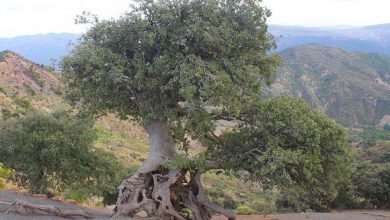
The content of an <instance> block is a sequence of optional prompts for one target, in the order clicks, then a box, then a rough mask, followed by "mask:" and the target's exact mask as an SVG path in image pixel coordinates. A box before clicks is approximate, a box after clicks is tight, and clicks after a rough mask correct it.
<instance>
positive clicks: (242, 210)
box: [234, 205, 257, 215]
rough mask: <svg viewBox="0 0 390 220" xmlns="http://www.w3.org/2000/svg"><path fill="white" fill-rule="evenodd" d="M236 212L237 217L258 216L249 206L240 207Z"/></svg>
mask: <svg viewBox="0 0 390 220" xmlns="http://www.w3.org/2000/svg"><path fill="white" fill-rule="evenodd" d="M234 212H235V213H236V214H237V215H252V214H256V213H257V212H256V210H254V209H252V208H251V207H249V206H247V205H239V206H238V207H237V208H236V209H235V210H234Z"/></svg>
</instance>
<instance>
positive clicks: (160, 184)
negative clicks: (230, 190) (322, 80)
mask: <svg viewBox="0 0 390 220" xmlns="http://www.w3.org/2000/svg"><path fill="white" fill-rule="evenodd" d="M269 16H270V12H269V11H268V10H267V9H265V8H263V7H262V6H261V5H260V1H259V0H245V1H243V0H143V1H140V2H138V3H137V6H135V7H133V8H132V10H131V11H130V12H128V13H127V14H125V15H123V16H122V17H120V18H118V19H112V20H103V21H98V20H97V19H93V21H91V20H88V19H87V18H86V17H81V19H80V21H81V22H92V28H90V30H89V31H88V32H87V33H86V34H84V35H83V37H82V38H81V40H80V42H79V44H78V45H77V46H76V47H75V48H74V50H73V51H72V53H71V54H70V55H69V56H67V57H65V58H64V59H63V62H62V67H63V73H64V78H65V82H66V84H67V87H68V88H69V91H68V97H69V98H70V100H71V101H73V102H74V103H75V104H76V105H77V106H80V107H82V108H83V109H84V110H85V111H86V112H88V113H92V114H97V115H100V114H104V113H106V112H115V113H117V114H118V116H120V117H122V118H127V117H128V116H131V117H132V118H134V119H137V120H138V121H139V122H140V123H141V124H142V125H143V126H144V128H145V130H146V132H147V133H148V134H149V138H150V153H149V156H148V158H147V159H146V160H145V162H144V164H143V166H142V167H141V168H140V169H139V170H138V171H137V172H136V173H135V174H134V175H133V176H131V177H130V178H128V179H126V180H124V181H123V182H122V184H121V185H120V186H119V196H118V200H117V203H116V207H115V209H114V212H113V215H114V216H120V215H125V216H133V215H135V214H136V213H137V212H139V211H145V212H146V213H147V214H148V215H149V216H160V217H163V218H165V217H168V218H170V217H172V216H173V217H174V218H175V219H189V218H192V219H197V220H205V219H210V215H209V213H208V211H209V210H213V211H215V212H218V213H221V214H223V215H225V216H227V217H229V218H230V219H234V218H235V215H234V213H233V212H232V211H230V210H226V209H223V208H221V207H218V206H216V205H214V204H212V203H211V202H210V200H209V199H208V198H207V196H206V194H205V191H204V189H203V187H202V184H201V178H200V176H201V173H202V172H204V171H205V170H207V169H212V168H218V167H220V168H224V167H227V168H229V169H233V170H242V169H243V170H246V171H247V172H248V173H250V174H253V179H255V177H256V176H257V177H260V176H261V177H263V178H260V179H259V180H260V181H261V182H264V183H266V182H267V181H268V182H270V181H269V180H272V179H273V178H274V177H278V179H281V176H280V175H279V174H283V175H284V174H286V175H287V176H288V178H287V177H286V178H285V179H286V180H290V181H291V182H294V181H295V180H301V178H303V177H301V176H305V175H307V176H310V175H311V176H313V173H314V172H316V171H318V170H324V169H326V168H323V167H322V164H325V163H327V162H328V161H326V160H328V159H329V158H330V157H332V155H336V154H337V153H338V152H340V151H343V147H344V145H343V139H342V138H341V139H340V140H339V141H334V143H330V144H331V146H337V147H335V150H333V151H331V152H329V157H328V156H327V157H321V159H318V158H317V159H318V160H310V158H312V156H313V155H315V154H316V153H319V152H320V151H321V143H322V142H321V141H323V140H321V138H324V137H323V136H321V135H320V133H321V131H322V130H324V129H325V130H326V129H328V128H333V127H334V128H335V129H330V130H331V132H333V133H329V134H328V133H327V134H326V135H329V136H332V135H333V136H332V137H335V138H337V137H338V136H340V135H341V136H342V131H341V130H339V129H338V128H337V127H336V126H335V125H334V124H333V122H330V121H327V119H326V118H325V117H324V116H323V115H322V114H320V113H318V112H313V111H311V110H310V109H309V108H308V107H307V106H306V105H305V104H303V103H300V102H299V101H297V102H295V101H291V100H290V99H285V100H284V99H279V100H277V101H276V102H275V101H271V102H264V101H261V100H260V98H259V97H260V87H261V86H262V85H267V84H269V83H271V82H272V80H273V76H274V72H275V68H276V67H277V66H278V65H279V63H280V61H279V59H278V57H277V56H276V55H273V54H272V53H270V50H272V49H273V48H274V46H275V44H274V41H273V38H272V36H271V35H270V34H269V33H268V32H267V25H266V19H267V18H268V17H269ZM289 102H291V103H289ZM283 103H285V104H283ZM289 104H295V105H296V108H295V109H298V110H296V111H291V109H292V108H293V107H291V106H289ZM267 105H270V106H271V107H270V108H271V109H267V108H266V106H267ZM278 105H284V106H286V108H285V109H284V110H286V111H279V112H278V113H275V114H276V115H275V114H274V115H272V114H271V115H269V117H267V118H262V117H261V116H260V115H261V114H262V113H263V112H265V110H271V111H272V108H274V109H278ZM272 106H274V107H272ZM301 109H303V110H304V111H301ZM290 111H291V112H290ZM302 112H304V113H305V114H304V113H302ZM306 113H307V114H306ZM284 114H285V115H284ZM301 116H302V117H303V118H299V117H301ZM260 118H261V120H260ZM274 118H278V119H279V120H280V123H279V124H277V126H276V128H275V130H272V131H269V130H267V129H269V128H270V127H272V126H270V125H271V124H272V120H273V119H274ZM218 120H230V121H234V124H236V125H237V126H236V128H231V129H228V131H229V132H226V133H225V134H224V135H217V134H216V132H215V130H216V126H215V122H216V121H218ZM285 120H297V122H294V123H293V122H291V123H285V122H284V121H285ZM263 122H264V123H265V124H263ZM283 123H284V124H283ZM297 126H303V128H302V129H300V128H299V127H297ZM332 126H333V127H332ZM294 129H295V130H294ZM267 132H268V133H267ZM306 133H307V134H306ZM275 134H279V136H280V137H279V138H280V139H277V138H274V139H272V138H264V139H262V136H261V135H275ZM237 135H241V136H239V137H238V139H239V140H241V141H242V142H237V138H236V136H237ZM305 135H309V138H308V140H309V142H305V140H306V139H305ZM291 139H294V140H292V142H291V143H290V142H289V141H291ZM189 140H199V141H200V142H202V144H203V145H204V146H206V149H207V150H206V151H205V152H203V153H202V154H201V155H197V156H192V157H191V158H190V157H185V156H184V157H183V156H177V153H176V150H175V149H177V148H183V149H187V148H188V143H189ZM237 143H240V144H239V145H236V144H237ZM308 143H309V144H308ZM301 144H302V147H301V146H300V145H301ZM326 144H329V143H326ZM234 145H236V147H237V148H234ZM270 147H274V148H272V149H274V151H270V150H268V149H269V148H270ZM311 148H313V149H311ZM227 149H232V150H227ZM233 149H235V150H233ZM283 150H285V151H283ZM289 152H292V153H293V154H292V160H293V161H292V162H291V164H290V163H289V164H287V162H286V161H287V159H286V157H284V158H285V160H284V161H279V160H277V158H279V157H281V156H283V154H284V155H287V157H289V156H288V153H289ZM331 154H332V155H331ZM307 155H308V156H307ZM273 156H274V157H273ZM264 157H266V158H269V159H264ZM262 158H263V159H262ZM299 161H306V164H301V163H300V162H299ZM307 161H309V162H307ZM274 162H277V164H276V165H275V166H271V168H272V169H274V170H273V171H274V172H273V171H272V169H268V168H267V167H266V166H265V168H267V169H265V168H264V170H263V169H262V167H263V166H262V165H263V164H266V165H267V166H268V165H270V164H274ZM248 163H251V164H253V165H256V166H257V167H251V166H248ZM240 164H242V165H243V166H242V167H241V168H240V166H239V165H240ZM286 164H287V165H289V166H287V165H286ZM329 164H330V165H329V166H330V167H331V163H329ZM284 167H288V169H287V170H286V169H284ZM294 167H298V168H300V169H301V170H299V169H298V168H297V169H295V168H294ZM256 168H258V169H256ZM266 171H267V172H266ZM300 171H302V172H303V173H302V174H301V173H299V172H300ZM278 172H280V173H278ZM288 174H291V175H290V176H289V175H288ZM283 175H282V176H283ZM299 175H301V176H299ZM324 175H325V174H324ZM319 178H321V177H319ZM263 180H264V181H263ZM318 180H319V179H317V180H313V181H318ZM280 181H282V180H280ZM301 182H305V181H304V178H303V179H302V180H301ZM306 182H307V181H306ZM320 182H321V181H320ZM183 208H189V209H191V210H192V212H191V215H190V216H188V215H187V214H185V213H182V210H183Z"/></svg>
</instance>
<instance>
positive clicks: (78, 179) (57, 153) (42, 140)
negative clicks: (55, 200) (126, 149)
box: [0, 111, 127, 200]
mask: <svg viewBox="0 0 390 220" xmlns="http://www.w3.org/2000/svg"><path fill="white" fill-rule="evenodd" d="M92 126H93V121H92V120H90V119H85V118H79V117H77V116H75V115H72V114H71V113H69V112H65V111H60V112H55V113H52V114H48V113H43V112H37V111H31V112H28V113H27V115H25V116H20V117H18V118H9V119H7V120H5V121H4V122H3V123H2V124H1V125H0V161H2V162H3V163H4V165H6V166H7V167H9V168H12V169H14V170H15V172H16V174H18V175H14V176H15V178H14V180H15V181H16V182H17V183H19V184H20V185H24V186H27V187H29V189H30V191H31V192H33V193H47V194H49V193H50V192H52V191H54V192H66V191H69V192H70V195H69V196H71V197H75V198H77V199H79V200H81V199H82V198H81V197H80V196H77V195H78V194H77V193H79V194H80V195H81V194H83V195H85V196H86V197H88V196H92V195H97V196H103V194H104V193H111V194H114V193H115V192H116V187H117V186H118V185H119V184H120V182H121V181H122V180H123V178H124V174H123V173H125V172H127V169H125V168H124V167H123V165H122V164H119V163H118V162H116V159H115V158H114V156H113V155H111V154H108V153H106V152H103V151H101V150H98V149H96V148H94V147H93V143H94V141H95V138H96V133H95V131H94V130H93V128H92ZM75 189H79V190H77V191H75ZM81 190H82V191H81Z"/></svg>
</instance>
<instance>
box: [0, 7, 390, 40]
mask: <svg viewBox="0 0 390 220" xmlns="http://www.w3.org/2000/svg"><path fill="white" fill-rule="evenodd" d="M130 3H131V1H130V0H62V1H61V0H0V37H13V36H17V35H29V34H38V33H50V32H54V33H59V32H72V33H80V32H82V31H83V30H84V29H85V27H83V26H80V25H75V24H74V18H75V16H76V15H78V14H81V12H82V11H83V10H86V11H90V12H92V13H94V14H98V15H99V17H100V18H111V17H117V16H118V15H120V14H122V13H123V12H124V11H125V10H126V9H128V5H129V4H130ZM263 5H266V6H267V7H268V8H270V9H271V10H272V12H273V16H272V17H271V18H270V20H269V23H270V24H282V25H301V26H338V25H352V26H364V25H370V24H380V23H390V0H264V2H263Z"/></svg>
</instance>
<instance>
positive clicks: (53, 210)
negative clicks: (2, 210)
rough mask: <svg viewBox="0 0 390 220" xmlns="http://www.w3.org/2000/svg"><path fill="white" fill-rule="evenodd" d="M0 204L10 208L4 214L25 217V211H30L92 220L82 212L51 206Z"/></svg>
mask: <svg viewBox="0 0 390 220" xmlns="http://www.w3.org/2000/svg"><path fill="white" fill-rule="evenodd" d="M0 204H4V205H9V206H10V208H9V209H8V210H7V211H6V214H8V213H10V212H14V213H18V214H22V215H26V214H27V211H28V210H30V211H31V212H33V213H37V212H45V213H46V214H54V215H56V216H60V217H74V216H80V217H83V218H86V219H93V218H94V217H93V216H92V215H90V214H89V213H87V212H86V211H84V210H61V209H60V208H58V207H56V206H51V205H37V204H33V203H30V202H27V201H21V200H20V201H16V202H14V203H3V202H1V203H0Z"/></svg>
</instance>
